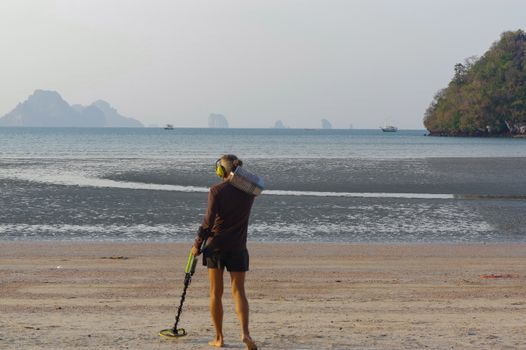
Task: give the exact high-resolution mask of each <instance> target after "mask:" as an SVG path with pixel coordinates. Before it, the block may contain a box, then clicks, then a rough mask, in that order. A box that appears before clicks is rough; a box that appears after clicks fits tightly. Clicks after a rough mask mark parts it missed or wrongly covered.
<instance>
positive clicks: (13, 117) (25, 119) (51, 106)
mask: <svg viewBox="0 0 526 350" xmlns="http://www.w3.org/2000/svg"><path fill="white" fill-rule="evenodd" d="M0 126H18V127H128V128H142V127H143V124H142V123H141V122H140V121H138V120H136V119H133V118H128V117H125V116H122V115H120V114H119V113H118V112H117V110H116V109H115V108H113V107H112V106H111V105H110V104H109V103H108V102H106V101H103V100H98V101H95V102H93V103H92V104H90V105H89V106H82V105H78V104H76V105H72V106H71V105H69V103H67V102H66V101H65V100H64V99H63V98H62V97H61V96H60V94H59V93H58V92H56V91H48V90H35V92H34V93H33V94H32V95H31V96H29V97H28V98H27V100H26V101H24V102H22V103H19V104H18V105H17V106H16V107H15V108H14V109H13V110H12V111H11V112H9V113H7V114H6V115H4V116H3V117H2V118H0Z"/></svg>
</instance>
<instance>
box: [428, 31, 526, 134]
mask: <svg viewBox="0 0 526 350" xmlns="http://www.w3.org/2000/svg"><path fill="white" fill-rule="evenodd" d="M424 125H425V127H426V128H427V130H428V131H429V134H430V135H437V136H515V137H525V136H526V33H525V32H524V31H523V30H517V31H515V32H505V33H503V34H502V35H501V38H500V40H499V41H497V42H495V43H494V44H493V45H492V46H491V48H490V49H489V50H488V51H487V52H486V53H484V55H483V56H482V57H480V58H477V57H470V58H468V59H466V60H465V61H464V63H458V64H456V65H455V74H454V77H453V79H452V80H451V82H450V83H449V85H448V86H447V87H446V88H444V89H442V90H440V91H438V92H437V93H436V95H435V97H434V99H433V101H432V102H431V105H430V106H429V108H428V109H427V111H426V113H425V116H424Z"/></svg>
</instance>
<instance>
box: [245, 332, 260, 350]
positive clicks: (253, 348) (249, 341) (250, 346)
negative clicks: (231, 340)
mask: <svg viewBox="0 0 526 350" xmlns="http://www.w3.org/2000/svg"><path fill="white" fill-rule="evenodd" d="M241 340H242V341H243V343H245V345H246V346H247V349H248V350H258V347H257V345H256V343H254V341H253V340H252V338H250V336H249V335H245V336H243V337H242V338H241Z"/></svg>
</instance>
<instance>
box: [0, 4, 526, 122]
mask: <svg viewBox="0 0 526 350" xmlns="http://www.w3.org/2000/svg"><path fill="white" fill-rule="evenodd" d="M519 28H521V29H526V1H524V0H493V1H487V0H486V1H485V0H476V1H475V0H436V1H435V0H405V1H404V0H397V1H394V0H384V1H380V0H378V1H375V0H363V1H352V0H347V1H333V0H319V1H308V0H294V1H290V0H277V1H274V0H261V1H250V0H230V1H222V0H210V1H199V0H191V1H174V0H169V1H161V0H157V1H156V0H137V1H131V0H57V1H51V0H33V1H28V0H1V1H0V47H1V53H0V89H1V90H0V116H1V115H4V114H5V113H7V112H9V111H10V110H11V109H13V108H14V107H15V106H16V104H17V103H18V102H20V101H23V100H25V99H26V98H27V96H28V95H30V94H31V93H32V92H33V90H35V89H49V90H56V91H58V92H59V93H60V94H61V95H62V96H63V97H64V99H66V100H67V101H68V102H70V103H72V104H74V103H81V104H89V103H91V102H92V101H94V100H96V99H104V100H107V101H108V102H110V103H111V104H112V105H113V106H114V107H116V108H117V109H118V110H119V111H120V112H121V113H122V114H124V115H127V116H131V117H135V118H137V119H139V120H141V121H143V122H144V123H145V124H150V123H156V124H164V123H173V124H175V125H176V126H184V127H187V126H188V127H194V126H195V127H199V126H206V124H207V118H208V115H209V114H210V113H222V114H224V115H226V116H227V118H228V120H229V122H230V125H231V127H270V126H272V125H273V124H274V122H275V121H276V120H278V119H281V120H282V121H283V122H284V123H285V124H286V125H289V126H291V127H320V125H321V124H320V119H322V118H327V119H328V120H330V121H331V122H332V124H333V126H334V127H341V128H348V127H349V124H351V123H352V124H353V125H354V127H355V128H375V127H378V126H379V125H380V124H384V123H385V122H392V123H394V124H396V125H398V126H399V127H402V128H422V116H423V113H424V111H425V109H426V107H427V106H428V104H429V102H430V101H431V99H432V97H433V95H434V93H435V92H436V91H437V90H438V89H440V88H442V87H445V86H446V84H447V83H448V82H449V80H450V79H451V76H452V72H453V65H454V64H455V63H457V62H461V61H462V60H463V59H464V58H466V57H468V56H471V55H481V54H483V53H484V52H485V51H486V50H487V49H488V48H489V46H490V45H491V43H493V42H494V41H496V40H497V39H498V38H499V35H500V34H501V33H502V32H503V31H506V30H516V29H519Z"/></svg>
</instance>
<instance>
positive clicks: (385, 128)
mask: <svg viewBox="0 0 526 350" xmlns="http://www.w3.org/2000/svg"><path fill="white" fill-rule="evenodd" d="M380 129H382V131H383V132H397V131H398V128H397V127H396V126H392V125H386V126H381V127H380Z"/></svg>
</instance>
